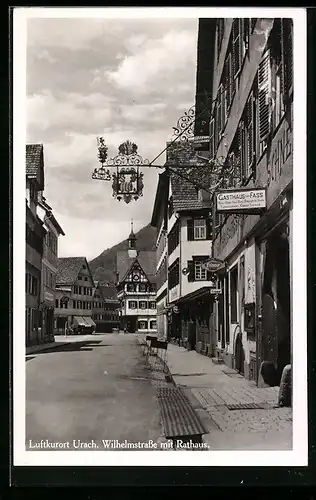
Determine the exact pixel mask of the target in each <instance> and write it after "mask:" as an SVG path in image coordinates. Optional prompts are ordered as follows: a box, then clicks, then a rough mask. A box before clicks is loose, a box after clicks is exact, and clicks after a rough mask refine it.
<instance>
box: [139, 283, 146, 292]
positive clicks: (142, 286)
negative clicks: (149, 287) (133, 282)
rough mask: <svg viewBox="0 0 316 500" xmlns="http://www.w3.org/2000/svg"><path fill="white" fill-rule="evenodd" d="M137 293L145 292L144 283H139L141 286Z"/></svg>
mask: <svg viewBox="0 0 316 500" xmlns="http://www.w3.org/2000/svg"><path fill="white" fill-rule="evenodd" d="M139 291H140V292H146V285H145V284H144V283H141V284H140V285H139Z"/></svg>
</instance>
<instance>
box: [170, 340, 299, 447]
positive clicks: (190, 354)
mask: <svg viewBox="0 0 316 500" xmlns="http://www.w3.org/2000/svg"><path fill="white" fill-rule="evenodd" d="M167 364H168V367H169V370H170V373H171V375H172V377H173V380H174V382H175V383H176V384H177V385H178V386H181V387H182V388H183V389H184V391H185V393H186V395H187V397H188V398H189V400H190V402H191V404H192V406H193V408H194V409H195V411H196V412H197V413H198V414H199V416H200V418H201V420H202V421H203V422H204V424H205V426H206V427H207V428H208V429H209V431H210V433H209V434H207V435H206V436H204V440H205V441H206V442H207V443H208V444H209V447H210V449H213V450H214V449H215V450H243V449H244V450H249V449H252V450H255V449H257V450H267V449H269V450H272V449H274V450H284V449H291V448H292V408H281V407H278V406H277V401H278V391H279V388H278V387H265V388H258V387H256V385H255V383H254V382H251V381H248V380H246V379H245V378H244V377H243V376H242V375H240V374H239V373H237V372H236V371H235V370H232V369H230V368H229V367H227V366H226V365H225V364H214V363H213V362H212V360H211V359H210V358H207V357H205V356H202V355H201V354H198V353H197V352H196V351H187V350H186V349H184V348H183V347H178V346H176V345H173V344H169V345H168V359H167ZM232 405H237V406H234V407H233V406H232ZM243 405H247V406H248V408H247V406H246V408H247V409H243V408H242V406H243ZM249 406H250V408H249ZM238 407H239V408H238ZM251 407H252V408H251Z"/></svg>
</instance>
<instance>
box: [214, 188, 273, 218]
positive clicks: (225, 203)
mask: <svg viewBox="0 0 316 500" xmlns="http://www.w3.org/2000/svg"><path fill="white" fill-rule="evenodd" d="M266 206H267V200H266V190H265V188H253V189H249V188H244V189H230V190H225V191H218V192H217V193H216V209H217V212H219V213H234V214H258V213H260V212H261V211H262V210H264V209H265V208H266Z"/></svg>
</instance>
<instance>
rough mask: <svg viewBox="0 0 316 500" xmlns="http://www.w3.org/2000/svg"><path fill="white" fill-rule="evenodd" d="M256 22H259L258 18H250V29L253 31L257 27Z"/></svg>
mask: <svg viewBox="0 0 316 500" xmlns="http://www.w3.org/2000/svg"><path fill="white" fill-rule="evenodd" d="M256 22H257V18H254V17H252V18H250V29H251V31H253V30H254V29H255V26H256Z"/></svg>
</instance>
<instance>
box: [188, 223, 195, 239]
mask: <svg viewBox="0 0 316 500" xmlns="http://www.w3.org/2000/svg"><path fill="white" fill-rule="evenodd" d="M187 236H188V241H193V240H194V221H193V219H188V220H187Z"/></svg>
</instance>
